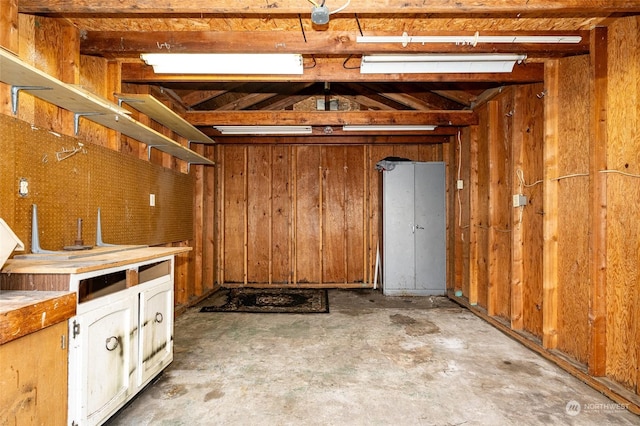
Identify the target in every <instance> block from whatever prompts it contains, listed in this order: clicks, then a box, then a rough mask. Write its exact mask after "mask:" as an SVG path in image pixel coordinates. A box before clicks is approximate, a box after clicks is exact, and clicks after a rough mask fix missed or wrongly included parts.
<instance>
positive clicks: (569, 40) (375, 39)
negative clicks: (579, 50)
mask: <svg viewBox="0 0 640 426" xmlns="http://www.w3.org/2000/svg"><path fill="white" fill-rule="evenodd" d="M581 41H582V37H581V36H567V35H557V36H535V35H501V36H495V35H494V36H491V35H489V36H481V35H480V34H479V33H477V32H476V33H475V35H470V36H461V35H454V36H410V35H408V34H407V33H406V32H405V33H402V35H401V36H358V37H357V38H356V43H401V44H402V45H403V46H407V44H409V43H422V44H428V43H453V44H455V45H465V46H475V45H477V44H478V43H496V44H523V43H526V44H577V43H580V42H581Z"/></svg>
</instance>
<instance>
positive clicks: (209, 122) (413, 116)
mask: <svg viewBox="0 0 640 426" xmlns="http://www.w3.org/2000/svg"><path fill="white" fill-rule="evenodd" d="M185 119H186V120H187V121H188V122H190V123H191V124H193V125H194V126H214V125H215V126H233V125H263V126H268V125H281V126H286V125H307V126H343V125H345V124H357V125H366V124H379V125H383V124H384V125H387V124H404V125H420V124H434V125H438V126H468V125H472V124H477V123H478V117H477V116H476V114H475V113H474V112H473V111H318V112H309V111H300V112H298V111H190V112H187V113H186V114H185Z"/></svg>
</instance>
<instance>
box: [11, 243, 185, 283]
mask: <svg viewBox="0 0 640 426" xmlns="http://www.w3.org/2000/svg"><path fill="white" fill-rule="evenodd" d="M190 250H191V247H148V246H105V247H94V248H93V249H91V250H76V251H69V252H54V253H42V254H23V255H19V256H15V257H14V258H13V259H11V260H8V261H7V263H6V264H5V265H4V267H3V268H2V272H3V273H5V274H79V273H83V272H91V271H97V270H100V269H107V268H112V267H117V266H123V265H128V264H130V263H137V262H143V261H146V260H150V259H156V258H159V257H163V256H170V255H175V254H179V253H185V252H188V251H190ZM3 288H4V287H3Z"/></svg>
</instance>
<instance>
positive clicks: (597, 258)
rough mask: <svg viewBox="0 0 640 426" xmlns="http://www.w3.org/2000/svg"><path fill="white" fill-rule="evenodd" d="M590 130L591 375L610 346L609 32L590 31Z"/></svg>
mask: <svg viewBox="0 0 640 426" xmlns="http://www.w3.org/2000/svg"><path fill="white" fill-rule="evenodd" d="M590 52H591V53H590V59H591V67H590V71H591V78H590V95H591V117H590V118H591V126H590V133H591V134H590V138H589V139H590V141H589V142H590V147H589V153H590V157H591V158H590V161H589V163H590V170H589V176H590V177H589V180H590V182H589V199H590V202H591V259H590V266H591V267H590V275H591V279H590V282H591V292H590V294H591V300H590V306H589V326H590V344H589V374H591V375H592V376H604V375H605V373H606V361H607V354H606V344H607V338H606V337H607V333H606V331H607V330H606V327H607V305H606V303H607V272H606V267H607V174H606V173H600V170H605V169H606V168H607V62H608V61H607V28H602V27H598V28H595V29H594V30H592V31H591V37H590Z"/></svg>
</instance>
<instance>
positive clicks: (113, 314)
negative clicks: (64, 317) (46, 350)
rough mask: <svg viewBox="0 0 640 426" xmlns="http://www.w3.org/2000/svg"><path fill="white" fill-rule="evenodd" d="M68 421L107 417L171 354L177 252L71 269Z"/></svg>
mask: <svg viewBox="0 0 640 426" xmlns="http://www.w3.org/2000/svg"><path fill="white" fill-rule="evenodd" d="M71 288H72V289H76V290H77V291H78V308H77V315H76V316H75V317H74V318H72V319H71V320H69V339H70V345H69V408H68V410H69V416H68V418H69V424H71V425H78V426H84V425H98V424H102V423H104V422H105V421H106V420H107V419H108V418H109V417H110V416H111V415H113V414H114V413H115V412H116V411H118V410H119V409H120V408H121V407H122V406H123V405H124V404H125V403H126V402H127V401H129V400H130V399H131V398H133V397H134V396H135V395H136V393H138V392H139V391H140V390H142V388H143V387H144V386H145V385H146V384H147V383H149V381H151V379H153V378H154V377H155V376H156V375H157V374H158V373H160V372H161V371H162V370H163V369H164V368H165V367H166V366H167V365H168V364H169V363H170V362H171V361H172V360H173V257H168V258H165V259H155V260H153V261H149V262H146V263H138V264H132V265H127V266H122V267H116V268H110V269H106V270H101V271H93V272H90V273H85V274H72V275H71Z"/></svg>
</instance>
